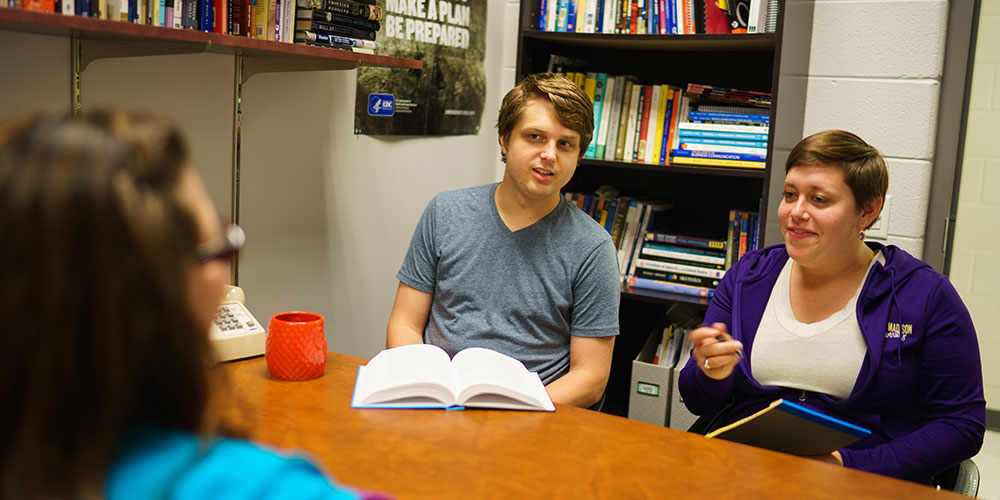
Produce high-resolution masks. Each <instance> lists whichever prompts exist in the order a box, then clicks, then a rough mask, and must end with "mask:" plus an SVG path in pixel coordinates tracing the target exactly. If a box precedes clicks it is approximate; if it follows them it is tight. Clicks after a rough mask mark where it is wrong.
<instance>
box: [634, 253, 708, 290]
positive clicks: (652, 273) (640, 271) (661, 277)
mask: <svg viewBox="0 0 1000 500" xmlns="http://www.w3.org/2000/svg"><path fill="white" fill-rule="evenodd" d="M635 277H636V278H645V279H649V280H656V281H664V282H669V283H678V284H681V285H690V286H698V287H702V288H712V289H714V288H715V287H717V286H719V278H706V277H704V276H695V275H692V274H682V273H672V272H668V271H658V270H656V269H649V268H646V267H643V265H642V259H640V261H639V263H638V264H637V265H636V268H635Z"/></svg>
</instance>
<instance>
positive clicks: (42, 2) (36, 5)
mask: <svg viewBox="0 0 1000 500" xmlns="http://www.w3.org/2000/svg"><path fill="white" fill-rule="evenodd" d="M21 8H23V9H24V10H33V11H36V12H55V11H56V0H24V2H23V3H22V4H21Z"/></svg>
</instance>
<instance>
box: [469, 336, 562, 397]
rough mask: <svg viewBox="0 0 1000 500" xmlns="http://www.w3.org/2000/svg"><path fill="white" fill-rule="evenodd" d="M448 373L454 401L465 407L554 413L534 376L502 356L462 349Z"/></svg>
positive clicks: (512, 360)
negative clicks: (452, 386) (538, 410)
mask: <svg viewBox="0 0 1000 500" xmlns="http://www.w3.org/2000/svg"><path fill="white" fill-rule="evenodd" d="M452 371H453V372H454V377H455V380H457V384H456V388H455V392H456V393H457V396H458V401H460V402H462V403H464V404H465V405H466V406H480V407H489V408H514V409H516V408H523V409H551V410H554V409H555V408H554V407H553V406H552V400H551V399H549V396H548V393H547V392H545V386H544V385H542V383H541V379H539V378H538V374H536V373H532V372H529V371H528V369H527V368H525V367H524V364H522V363H521V362H520V361H518V360H516V359H514V358H512V357H510V356H507V355H505V354H501V353H499V352H496V351H492V350H490V349H483V348H479V347H472V348H469V349H465V350H463V351H462V352H459V353H458V354H456V355H455V358H454V359H453V360H452Z"/></svg>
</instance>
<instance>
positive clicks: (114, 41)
mask: <svg viewBox="0 0 1000 500" xmlns="http://www.w3.org/2000/svg"><path fill="white" fill-rule="evenodd" d="M0 31H9V32H20V33H27V34H37V35H46V36H54V37H61V38H64V39H66V40H68V41H69V42H70V44H69V48H70V61H69V67H68V68H67V80H68V81H70V82H71V85H70V91H71V95H69V96H67V97H68V102H69V104H70V109H72V110H74V111H79V110H80V109H81V108H82V107H83V104H84V96H83V95H82V93H81V79H82V78H83V77H84V70H85V69H86V68H87V66H88V65H89V64H90V63H92V62H94V61H96V60H98V59H105V58H129V57H142V56H163V55H176V54H197V53H212V54H221V55H223V56H230V57H232V58H233V62H234V68H235V71H234V75H233V80H232V108H231V109H232V117H231V121H230V123H231V126H232V134H233V135H232V137H233V143H232V144H231V145H230V146H231V151H230V155H229V156H230V159H231V162H232V165H231V179H230V196H229V199H230V203H231V204H230V210H229V212H230V213H229V214H226V215H227V216H228V217H229V218H230V219H231V220H233V221H235V222H239V221H240V173H241V158H240V151H241V143H240V139H241V130H240V123H241V121H242V115H241V114H242V109H243V106H241V101H242V99H243V85H244V84H245V83H247V81H248V80H249V79H250V78H251V77H253V76H254V75H256V74H261V73H275V72H294V71H337V70H349V69H355V68H357V67H359V66H362V65H367V66H386V67H396V68H405V69H415V70H421V69H423V62H422V61H419V60H414V59H404V58H399V57H388V56H379V55H372V54H364V53H358V52H349V51H343V50H334V49H328V48H322V47H314V46H306V45H297V44H292V43H284V42H275V41H267V40H256V39H250V38H247V37H241V36H234V35H227V34H221V33H209V32H202V31H194V30H186V29H175V28H166V27H159V26H150V25H142V24H134V23H124V22H119V21H112V20H106V19H97V18H90V17H83V16H66V15H62V14H53V13H46V12H34V11H28V10H23V9H19V8H0ZM4 70H5V71H6V70H13V68H4ZM187 77H188V78H194V79H197V78H198V75H197V74H189V75H187ZM227 102H228V100H227ZM239 260H240V259H239V258H236V259H233V267H232V276H231V281H232V283H233V284H238V282H239Z"/></svg>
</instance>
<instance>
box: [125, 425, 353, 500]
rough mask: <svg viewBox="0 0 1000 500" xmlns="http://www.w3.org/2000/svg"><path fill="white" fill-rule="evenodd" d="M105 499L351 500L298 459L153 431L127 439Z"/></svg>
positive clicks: (245, 444)
mask: <svg viewBox="0 0 1000 500" xmlns="http://www.w3.org/2000/svg"><path fill="white" fill-rule="evenodd" d="M107 494H108V495H107V496H108V498H109V499H112V500H115V499H125V498H128V499H143V498H151V499H152V498H208V497H212V498H222V499H243V498H285V497H286V496H285V495H293V496H294V497H296V498H328V499H351V498H355V496H354V495H353V494H351V493H350V492H348V491H346V490H341V489H338V488H337V487H336V486H334V485H333V484H332V483H331V482H330V480H329V479H328V478H327V477H326V476H324V475H323V473H322V472H321V471H319V470H318V469H317V468H316V467H315V466H314V465H313V464H312V463H311V462H309V461H308V460H306V459H304V458H302V457H295V456H288V455H284V454H281V453H278V452H276V451H273V450H270V449H268V448H266V447H264V446H261V445H258V444H255V443H252V442H250V441H245V440H241V439H229V438H217V437H199V436H195V435H193V434H190V433H187V432H184V431H180V430H163V429H153V428H144V429H140V430H139V431H137V432H135V433H133V434H132V435H131V436H130V437H129V439H128V442H127V445H126V448H125V450H124V451H123V453H122V454H121V456H120V457H119V458H118V460H117V461H116V463H115V464H114V466H113V467H112V470H111V474H110V476H109V480H108V491H107ZM220 495H221V496H220ZM289 498H290V497H289Z"/></svg>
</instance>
